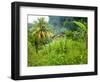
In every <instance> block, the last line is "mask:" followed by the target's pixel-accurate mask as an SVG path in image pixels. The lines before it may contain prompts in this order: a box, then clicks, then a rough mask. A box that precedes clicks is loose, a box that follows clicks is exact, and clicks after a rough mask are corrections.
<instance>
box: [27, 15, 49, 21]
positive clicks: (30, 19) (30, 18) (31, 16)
mask: <svg viewBox="0 0 100 82" xmlns="http://www.w3.org/2000/svg"><path fill="white" fill-rule="evenodd" d="M40 17H44V18H45V21H47V22H48V21H49V17H48V16H33V15H30V16H28V23H33V22H34V21H37V19H38V18H40Z"/></svg>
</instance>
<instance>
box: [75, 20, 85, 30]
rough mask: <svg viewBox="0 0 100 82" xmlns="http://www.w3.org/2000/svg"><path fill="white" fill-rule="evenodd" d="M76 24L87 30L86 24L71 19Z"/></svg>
mask: <svg viewBox="0 0 100 82" xmlns="http://www.w3.org/2000/svg"><path fill="white" fill-rule="evenodd" d="M73 23H75V24H76V25H77V26H79V27H80V28H81V29H82V30H83V31H87V28H86V25H85V24H83V23H81V22H79V21H73Z"/></svg>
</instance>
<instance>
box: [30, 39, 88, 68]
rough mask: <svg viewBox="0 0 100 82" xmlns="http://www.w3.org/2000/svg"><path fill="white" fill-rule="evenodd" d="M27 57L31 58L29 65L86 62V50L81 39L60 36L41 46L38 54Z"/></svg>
mask: <svg viewBox="0 0 100 82" xmlns="http://www.w3.org/2000/svg"><path fill="white" fill-rule="evenodd" d="M29 58H30V59H28V60H31V58H32V59H33V60H31V63H28V65H29V66H44V65H47V66H48V65H71V64H86V63H87V50H86V48H85V43H84V42H82V41H80V42H77V41H73V40H71V39H68V40H66V39H64V38H60V39H59V40H55V41H53V42H52V43H50V44H48V45H47V47H44V46H43V47H42V50H40V51H39V53H38V55H37V54H35V53H33V54H31V57H29Z"/></svg>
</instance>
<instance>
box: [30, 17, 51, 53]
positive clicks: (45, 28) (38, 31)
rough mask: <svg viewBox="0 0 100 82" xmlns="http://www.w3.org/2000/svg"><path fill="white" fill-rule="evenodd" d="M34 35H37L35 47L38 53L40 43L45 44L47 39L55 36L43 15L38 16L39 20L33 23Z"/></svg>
mask: <svg viewBox="0 0 100 82" xmlns="http://www.w3.org/2000/svg"><path fill="white" fill-rule="evenodd" d="M33 28H34V30H33V32H32V35H33V37H35V42H34V43H35V48H36V53H38V47H39V45H45V43H46V41H47V40H48V39H49V38H50V37H52V36H53V33H52V32H51V30H50V28H49V25H48V23H47V22H46V21H45V20H44V18H43V17H41V18H38V21H35V22H34V24H33Z"/></svg>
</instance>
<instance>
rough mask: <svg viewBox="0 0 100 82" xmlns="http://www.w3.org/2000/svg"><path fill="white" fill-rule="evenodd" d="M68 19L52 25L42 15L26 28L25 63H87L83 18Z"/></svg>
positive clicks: (85, 20)
mask: <svg viewBox="0 0 100 82" xmlns="http://www.w3.org/2000/svg"><path fill="white" fill-rule="evenodd" d="M64 18H67V17H64ZM70 18H73V20H70V21H68V20H64V21H63V22H62V25H61V26H59V27H58V26H57V27H56V26H54V25H53V24H51V23H50V21H49V22H46V21H45V20H44V18H43V17H42V18H38V20H37V21H35V22H34V23H33V24H32V26H31V27H28V66H52V65H75V64H87V63H88V62H87V59H88V58H87V57H88V56H87V39H88V37H87V19H86V18H82V17H70ZM53 23H54V22H53ZM70 25H71V27H73V28H71V29H70ZM58 28H60V29H58ZM63 29H64V30H63ZM57 30H58V31H57Z"/></svg>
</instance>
